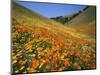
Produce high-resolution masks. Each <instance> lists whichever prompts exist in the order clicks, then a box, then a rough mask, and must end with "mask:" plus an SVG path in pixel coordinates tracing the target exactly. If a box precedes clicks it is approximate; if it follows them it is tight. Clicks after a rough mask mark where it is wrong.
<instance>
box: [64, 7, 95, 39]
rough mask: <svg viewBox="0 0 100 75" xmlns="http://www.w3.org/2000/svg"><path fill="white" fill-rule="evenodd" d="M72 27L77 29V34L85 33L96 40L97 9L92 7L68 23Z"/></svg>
mask: <svg viewBox="0 0 100 75" xmlns="http://www.w3.org/2000/svg"><path fill="white" fill-rule="evenodd" d="M66 25H69V26H70V27H73V28H76V29H77V32H81V33H85V34H87V35H90V36H91V37H92V38H95V32H96V30H95V28H96V7H94V6H91V7H89V8H87V9H86V10H85V11H83V12H82V13H80V14H79V15H78V16H76V17H75V18H73V19H72V20H71V21H69V22H68V23H66Z"/></svg>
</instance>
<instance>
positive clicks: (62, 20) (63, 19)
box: [50, 13, 79, 24]
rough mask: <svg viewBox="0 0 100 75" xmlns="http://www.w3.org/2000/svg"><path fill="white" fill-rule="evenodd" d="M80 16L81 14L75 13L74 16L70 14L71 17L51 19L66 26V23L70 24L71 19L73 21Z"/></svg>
mask: <svg viewBox="0 0 100 75" xmlns="http://www.w3.org/2000/svg"><path fill="white" fill-rule="evenodd" d="M78 14H79V13H74V14H70V15H64V16H58V17H52V18H50V19H52V20H55V21H57V22H60V23H62V24H65V23H68V22H69V21H70V20H71V19H73V17H75V16H77V15H78Z"/></svg>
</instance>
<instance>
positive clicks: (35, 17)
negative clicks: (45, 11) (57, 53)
mask: <svg viewBox="0 0 100 75" xmlns="http://www.w3.org/2000/svg"><path fill="white" fill-rule="evenodd" d="M12 18H13V25H24V26H30V27H33V28H34V27H43V28H46V29H48V30H50V32H53V33H54V34H59V37H62V35H64V34H65V33H68V34H70V35H73V36H74V37H88V36H86V35H82V34H81V36H80V34H78V33H76V32H74V31H75V29H73V28H68V27H65V26H63V25H62V24H60V23H58V22H56V21H53V20H50V19H48V18H46V17H44V16H41V15H40V14H37V13H36V12H34V11H31V10H29V9H27V8H25V7H23V6H21V5H18V4H16V3H14V4H13V10H12ZM62 32H64V34H63V33H62ZM70 35H69V36H70ZM65 36H67V35H64V37H65ZM67 37H68V36H67Z"/></svg>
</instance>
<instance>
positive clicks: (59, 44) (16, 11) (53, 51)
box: [12, 3, 96, 73]
mask: <svg viewBox="0 0 100 75" xmlns="http://www.w3.org/2000/svg"><path fill="white" fill-rule="evenodd" d="M12 14H13V15H12V72H13V73H34V72H51V71H69V70H84V69H95V68H96V61H95V59H96V55H95V53H96V52H95V48H96V46H95V40H92V39H89V38H88V36H87V35H84V34H79V33H76V32H75V29H73V28H68V27H66V26H64V25H62V24H60V23H58V22H56V21H52V20H50V19H48V18H46V17H44V16H42V15H40V14H37V13H36V12H34V11H31V10H29V9H27V8H25V7H23V6H21V5H18V4H16V3H13V8H12Z"/></svg>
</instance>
